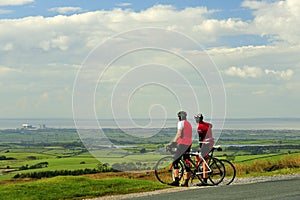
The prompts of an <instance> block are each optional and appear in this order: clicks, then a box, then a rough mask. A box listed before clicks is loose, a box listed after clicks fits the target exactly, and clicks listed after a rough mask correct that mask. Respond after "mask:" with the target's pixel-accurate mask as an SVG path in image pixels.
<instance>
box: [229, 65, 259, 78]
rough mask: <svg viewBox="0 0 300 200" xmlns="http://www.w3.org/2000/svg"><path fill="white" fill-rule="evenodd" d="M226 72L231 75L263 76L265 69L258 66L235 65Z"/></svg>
mask: <svg viewBox="0 0 300 200" xmlns="http://www.w3.org/2000/svg"><path fill="white" fill-rule="evenodd" d="M225 74H227V75H229V76H238V77H241V78H257V77H261V76H262V74H263V71H262V69H260V68H258V67H249V66H245V67H243V68H239V67H235V66H233V67H230V68H229V69H227V70H226V71H225Z"/></svg>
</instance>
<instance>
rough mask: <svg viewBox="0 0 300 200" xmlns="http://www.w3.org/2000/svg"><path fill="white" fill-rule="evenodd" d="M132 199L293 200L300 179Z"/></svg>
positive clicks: (299, 193) (299, 195) (299, 196)
mask: <svg viewBox="0 0 300 200" xmlns="http://www.w3.org/2000/svg"><path fill="white" fill-rule="evenodd" d="M130 199H135V200H139V199H143V200H144V199H148V200H151V199H155V200H156V199H159V200H165V199H170V200H176V199H180V200H183V199H188V200H193V199H195V200H196V199H197V200H199V199H216V200H227V199H228V200H229V199H230V200H232V199H239V200H240V199H259V200H267V199H270V200H271V199H272V200H273V199H280V200H287V199H288V200H291V199H292V200H293V199H297V200H299V199H300V178H299V177H297V178H292V179H285V180H278V181H269V182H258V183H252V184H242V185H229V186H217V187H209V186H208V187H201V188H197V189H191V190H184V191H179V192H171V193H163V194H155V195H148V196H142V197H137V198H133V197H131V198H130Z"/></svg>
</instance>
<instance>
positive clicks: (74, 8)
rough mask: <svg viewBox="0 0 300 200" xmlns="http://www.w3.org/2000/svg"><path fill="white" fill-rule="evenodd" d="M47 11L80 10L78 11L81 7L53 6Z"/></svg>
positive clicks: (67, 11) (65, 12) (70, 11)
mask: <svg viewBox="0 0 300 200" xmlns="http://www.w3.org/2000/svg"><path fill="white" fill-rule="evenodd" d="M49 11H51V12H57V13H59V14H68V13H75V12H80V11H82V8H80V7H55V8H50V9H49Z"/></svg>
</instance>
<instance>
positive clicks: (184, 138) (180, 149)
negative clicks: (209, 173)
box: [170, 111, 193, 186]
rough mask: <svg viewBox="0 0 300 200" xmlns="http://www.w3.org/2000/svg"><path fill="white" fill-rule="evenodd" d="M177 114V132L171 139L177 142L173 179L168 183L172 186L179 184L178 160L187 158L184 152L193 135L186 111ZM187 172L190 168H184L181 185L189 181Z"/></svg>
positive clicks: (187, 149)
mask: <svg viewBox="0 0 300 200" xmlns="http://www.w3.org/2000/svg"><path fill="white" fill-rule="evenodd" d="M177 116H178V119H179V121H178V125H177V134H176V136H175V138H174V140H173V143H177V151H176V153H175V155H174V161H173V166H174V177H175V180H174V181H173V182H172V183H171V184H170V185H172V186H179V165H178V163H179V161H180V159H181V157H182V156H183V157H184V160H186V159H189V155H186V154H185V153H186V152H189V151H190V149H191V145H192V135H193V130H192V126H191V124H190V122H188V121H187V119H186V116H187V114H186V112H185V111H180V112H178V114H177ZM189 172H190V169H189V168H186V169H185V174H184V179H185V182H184V185H183V186H188V181H189V179H188V178H189Z"/></svg>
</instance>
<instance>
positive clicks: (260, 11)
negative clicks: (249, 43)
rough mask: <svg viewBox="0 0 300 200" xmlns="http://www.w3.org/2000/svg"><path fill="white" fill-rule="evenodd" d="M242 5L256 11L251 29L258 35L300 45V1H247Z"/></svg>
mask: <svg viewBox="0 0 300 200" xmlns="http://www.w3.org/2000/svg"><path fill="white" fill-rule="evenodd" d="M242 5H243V6H244V7H246V8H250V9H253V10H254V11H253V14H254V16H255V18H254V20H253V22H252V27H251V29H252V30H253V31H254V30H255V31H256V33H257V34H260V35H269V36H271V37H273V39H274V40H275V41H278V40H279V41H281V40H283V41H285V42H288V43H290V44H300V34H299V32H300V20H299V17H300V14H299V13H300V1H298V0H286V1H274V2H261V1H245V2H244V3H243V4H242Z"/></svg>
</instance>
